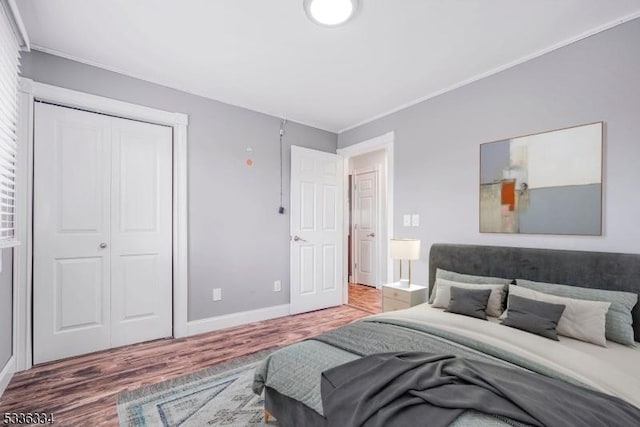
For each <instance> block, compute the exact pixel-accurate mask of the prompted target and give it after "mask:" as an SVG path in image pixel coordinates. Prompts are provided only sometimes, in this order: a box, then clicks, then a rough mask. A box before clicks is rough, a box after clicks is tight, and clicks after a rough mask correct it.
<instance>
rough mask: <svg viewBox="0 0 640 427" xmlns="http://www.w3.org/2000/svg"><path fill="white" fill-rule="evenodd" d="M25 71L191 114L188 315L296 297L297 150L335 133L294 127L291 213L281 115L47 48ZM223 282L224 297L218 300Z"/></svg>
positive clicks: (328, 146) (319, 145)
mask: <svg viewBox="0 0 640 427" xmlns="http://www.w3.org/2000/svg"><path fill="white" fill-rule="evenodd" d="M22 75H23V76H25V77H29V78H31V79H33V80H36V81H38V82H42V83H48V84H53V85H57V86H62V87H66V88H70V89H74V90H79V91H83V92H88V93H92V94H96V95H101V96H106V97H109V98H115V99H119V100H123V101H128V102H133V103H136V104H141V105H146V106H149V107H154V108H159V109H163V110H168V111H175V112H181V113H187V114H189V159H188V162H189V176H188V179H189V184H188V188H189V320H196V319H203V318H207V317H212V316H219V315H223V314H229V313H234V312H240V311H245V310H252V309H257V308H262V307H268V306H273V305H279V304H287V303H288V302H289V215H288V212H289V203H288V200H289V191H288V187H289V172H288V171H289V164H290V163H289V162H290V150H289V147H290V146H291V145H292V144H294V145H301V146H304V147H309V148H314V149H317V150H323V151H329V152H335V150H336V143H337V136H336V135H335V134H333V133H330V132H325V131H322V130H318V129H314V128H311V127H308V126H303V125H300V124H296V123H289V124H288V125H287V134H286V136H285V143H286V150H285V155H284V158H285V163H284V168H285V194H284V200H285V202H284V203H285V207H286V212H287V214H286V215H279V214H278V207H279V206H280V201H279V197H280V172H279V156H280V155H279V141H278V138H279V136H278V130H279V126H280V120H279V119H278V118H276V117H272V116H268V115H265V114H261V113H256V112H254V111H249V110H246V109H243V108H238V107H234V106H231V105H228V104H223V103H221V102H217V101H213V100H210V99H207V98H202V97H199V96H195V95H191V94H188V93H184V92H180V91H177V90H173V89H170V88H167V87H164V86H160V85H156V84H153V83H149V82H145V81H142V80H138V79H134V78H131V77H127V76H124V75H121V74H117V73H113V72H110V71H106V70H103V69H99V68H95V67H91V66H88V65H84V64H81V63H78V62H74V61H70V60H67V59H63V58H60V57H56V56H52V55H48V54H45V53H41V52H31V53H28V54H25V55H24V57H23V59H22ZM248 147H251V148H252V149H253V153H252V158H253V160H254V162H255V163H254V166H252V167H248V166H246V165H245V160H246V158H247V151H246V149H247V148H248ZM277 279H280V280H282V291H281V292H278V293H275V292H274V291H273V281H274V280H277ZM215 287H219V288H222V297H223V299H222V301H219V302H213V301H212V290H213V288H215Z"/></svg>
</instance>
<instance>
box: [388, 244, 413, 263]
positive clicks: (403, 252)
mask: <svg viewBox="0 0 640 427" xmlns="http://www.w3.org/2000/svg"><path fill="white" fill-rule="evenodd" d="M391 258H393V259H403V260H411V261H413V260H416V259H420V240H419V239H391Z"/></svg>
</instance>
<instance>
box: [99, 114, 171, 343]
mask: <svg viewBox="0 0 640 427" xmlns="http://www.w3.org/2000/svg"><path fill="white" fill-rule="evenodd" d="M112 140H113V145H112V150H111V152H112V168H111V171H112V175H111V194H112V196H111V303H112V309H111V324H112V328H113V329H112V346H114V347H116V346H120V345H126V344H131V343H135V342H141V341H148V340H151V339H156V338H164V337H168V336H171V332H172V329H171V321H172V314H171V313H172V312H171V301H172V300H171V293H172V286H171V285H172V278H171V272H172V268H171V253H172V252H171V251H172V249H171V234H172V223H171V207H172V203H171V199H172V191H171V190H172V179H171V176H172V175H171V165H172V162H171V153H172V129H171V128H169V127H166V126H158V125H151V124H148V123H141V122H136V121H132V120H122V119H113V127H112Z"/></svg>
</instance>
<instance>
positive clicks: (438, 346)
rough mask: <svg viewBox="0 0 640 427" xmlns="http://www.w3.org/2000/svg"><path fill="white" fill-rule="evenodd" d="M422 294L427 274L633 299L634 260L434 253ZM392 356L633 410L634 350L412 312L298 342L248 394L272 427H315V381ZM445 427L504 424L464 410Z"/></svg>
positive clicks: (638, 260)
mask: <svg viewBox="0 0 640 427" xmlns="http://www.w3.org/2000/svg"><path fill="white" fill-rule="evenodd" d="M429 266H430V271H429V288H430V293H431V292H432V291H433V287H434V284H435V283H436V271H437V269H442V270H448V271H454V272H458V273H462V274H470V275H477V276H491V277H500V278H510V279H516V278H518V279H526V280H531V281H536V282H546V283H560V284H565V285H569V286H575V287H578V286H579V287H582V288H593V289H607V290H614V291H624V292H627V293H633V294H636V295H637V294H638V293H640V255H636V254H617V253H598V252H582V251H565V250H545V249H528V248H512V247H495V246H474V245H451V244H434V245H433V246H432V247H431V250H430V254H429ZM631 316H632V318H633V331H632V336H633V338H632V340H635V341H640V304H636V305H635V306H634V308H633V310H632V311H631ZM395 351H421V352H427V353H433V354H452V355H456V356H459V357H463V358H466V359H469V360H476V361H479V362H483V363H484V362H486V363H495V364H500V365H508V366H510V367H513V368H514V369H522V370H526V371H531V372H535V373H538V374H542V375H544V376H545V377H550V378H556V379H559V380H561V381H564V382H567V383H570V384H575V385H577V386H580V387H583V388H585V389H589V390H597V391H600V392H603V393H606V394H607V395H611V396H615V397H617V398H619V399H622V400H623V401H625V402H628V403H630V404H631V405H633V406H635V407H640V363H638V361H639V360H640V347H637V346H630V345H622V344H618V343H616V342H612V341H607V342H606V347H602V346H597V345H594V344H592V343H588V342H583V341H579V340H576V339H572V338H566V337H559V340H558V341H552V340H550V339H548V338H544V337H541V336H538V335H534V334H531V333H527V332H523V331H521V330H518V329H513V328H509V327H506V326H503V325H501V324H500V323H499V321H498V320H497V319H495V318H489V321H488V322H487V321H483V320H479V319H475V318H472V317H467V316H461V315H458V314H453V313H449V312H445V311H444V310H442V309H438V308H434V307H432V306H431V305H429V304H422V305H419V306H416V307H412V308H410V309H407V310H400V311H396V312H390V313H382V314H379V315H374V316H370V317H367V318H365V319H361V320H359V321H356V322H353V323H351V324H349V325H345V326H343V327H341V328H337V329H335V330H333V331H329V332H327V333H324V334H322V335H320V336H318V337H315V338H313V339H310V340H306V341H302V342H299V343H296V344H293V345H290V346H288V347H285V348H284V349H281V350H278V351H277V352H275V353H273V354H272V355H270V356H269V357H268V358H267V359H266V360H265V361H264V362H263V363H262V364H261V365H260V366H259V367H258V369H257V370H256V374H255V380H254V391H256V392H262V391H264V393H265V409H266V410H267V411H268V412H269V413H270V414H272V415H273V416H274V417H275V418H276V419H277V420H278V422H279V424H280V425H282V426H300V425H304V426H323V425H325V417H324V409H323V404H322V399H321V393H320V378H321V374H322V372H325V371H327V370H329V369H332V368H335V367H337V366H341V365H343V364H346V363H350V362H353V361H356V360H358V359H360V358H363V357H365V356H367V355H371V354H378V353H388V352H395ZM451 425H453V426H481V427H484V426H504V425H514V423H513V422H511V421H510V420H509V419H500V418H498V417H495V416H490V415H485V414H483V413H480V412H477V411H473V410H468V411H465V412H464V413H463V414H462V415H460V416H459V417H457V418H456V419H455V421H454V422H453V423H452V424H451Z"/></svg>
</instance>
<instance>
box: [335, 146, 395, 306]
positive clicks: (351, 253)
mask: <svg viewBox="0 0 640 427" xmlns="http://www.w3.org/2000/svg"><path fill="white" fill-rule="evenodd" d="M338 153H339V154H341V155H342V156H343V157H344V165H345V174H346V179H345V183H346V188H345V190H346V191H345V195H346V203H345V233H346V235H345V240H344V241H345V254H346V257H345V272H346V274H345V295H344V302H345V303H347V304H350V305H352V306H354V307H356V308H359V309H362V310H366V311H369V312H372V313H378V312H380V311H381V310H382V307H381V291H382V285H384V284H385V283H389V282H390V279H389V277H390V274H392V272H393V271H392V267H391V265H390V262H389V261H390V260H389V256H388V242H389V239H390V237H391V236H392V232H393V219H392V215H393V212H392V206H393V204H392V203H393V192H392V189H393V187H392V182H393V163H392V161H393V133H389V134H386V135H383V136H381V137H378V138H374V139H372V140H369V141H365V142H362V143H360V144H355V145H353V146H350V147H347V148H345V149H341V150H338Z"/></svg>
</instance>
